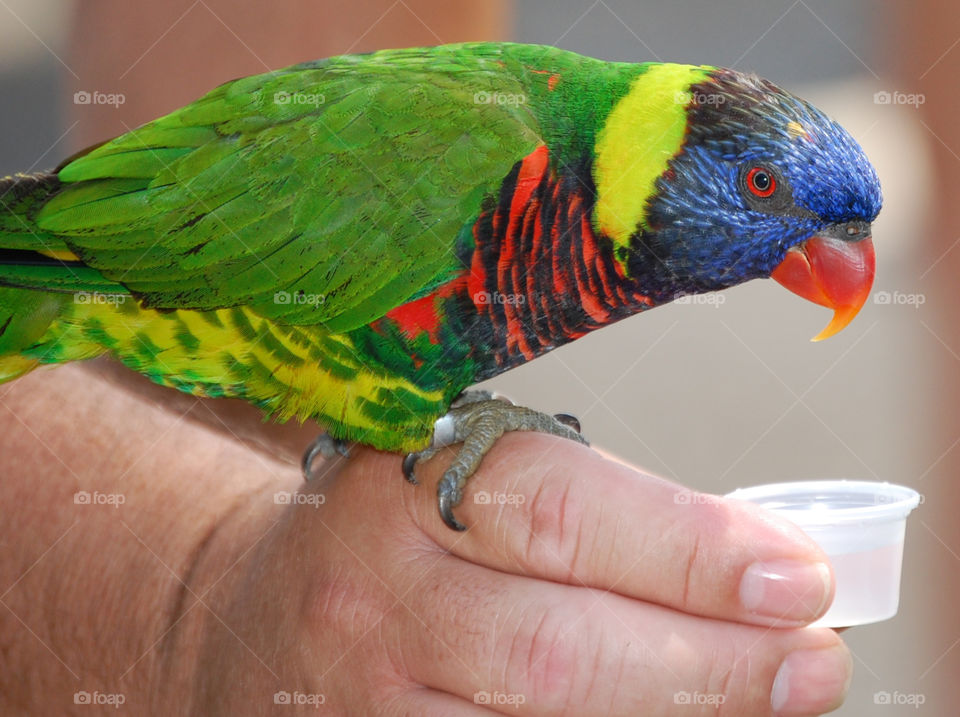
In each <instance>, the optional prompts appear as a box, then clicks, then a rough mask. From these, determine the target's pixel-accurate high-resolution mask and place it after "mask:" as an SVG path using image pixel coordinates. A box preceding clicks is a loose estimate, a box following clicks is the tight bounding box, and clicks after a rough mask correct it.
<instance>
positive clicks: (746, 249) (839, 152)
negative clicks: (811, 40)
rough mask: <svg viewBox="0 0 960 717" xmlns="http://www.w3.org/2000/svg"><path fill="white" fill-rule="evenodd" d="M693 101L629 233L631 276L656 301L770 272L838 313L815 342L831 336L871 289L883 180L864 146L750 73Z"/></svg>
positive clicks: (719, 75) (727, 78) (699, 91)
mask: <svg viewBox="0 0 960 717" xmlns="http://www.w3.org/2000/svg"><path fill="white" fill-rule="evenodd" d="M687 97H688V99H687V101H686V107H685V112H686V118H687V126H686V131H685V135H684V138H683V143H682V145H681V148H680V151H679V152H677V154H676V155H675V156H674V157H673V158H672V159H671V160H670V161H669V162H668V164H667V169H666V171H664V172H663V173H662V174H661V175H660V176H659V177H658V179H657V182H656V192H655V193H654V194H653V195H652V196H651V197H650V200H649V202H648V204H647V207H646V211H645V222H644V224H643V225H642V226H640V227H638V229H637V232H636V234H635V235H634V236H633V237H631V242H630V252H629V258H628V262H627V263H628V270H629V273H630V275H631V276H633V277H636V278H637V279H638V281H640V283H641V284H642V285H646V286H653V287H658V288H659V291H660V292H661V295H658V296H653V297H652V298H654V299H655V300H658V301H667V300H670V299H671V298H676V297H677V296H679V295H682V294H685V293H699V292H704V291H714V290H718V289H723V288H726V287H729V286H733V285H735V284H739V283H741V282H744V281H747V280H749V279H755V278H760V277H770V276H772V277H773V278H775V279H777V280H778V281H780V283H782V284H783V285H784V286H786V287H787V288H788V289H790V290H792V291H794V292H796V293H798V294H800V295H801V296H804V297H805V298H807V299H810V300H811V301H815V302H816V303H819V304H822V305H824V306H828V307H830V308H833V309H834V310H835V317H834V321H833V322H831V324H830V326H828V327H827V329H825V330H824V332H823V333H822V334H821V335H820V336H819V337H818V338H826V336H828V335H832V334H833V333H836V332H837V331H839V330H840V329H841V328H843V326H845V325H846V324H847V323H849V321H850V320H852V318H853V316H854V315H856V313H857V311H859V309H860V307H861V306H862V305H863V303H864V301H865V300H866V297H867V295H868V294H869V291H870V287H871V285H872V282H873V272H874V260H873V259H874V257H873V245H872V240H871V230H870V225H871V222H872V221H873V220H874V219H875V218H876V216H877V214H878V213H879V211H880V206H881V195H880V183H879V180H878V179H877V174H876V171H875V170H874V168H873V166H872V165H871V164H870V162H869V161H868V160H867V158H866V156H865V155H864V153H863V150H862V149H861V148H860V145H859V144H857V142H856V141H855V140H854V139H853V138H852V137H851V136H850V135H849V134H848V133H847V131H846V130H844V129H843V128H842V127H841V126H840V125H838V124H837V123H836V122H834V121H833V120H831V119H830V118H828V117H827V116H826V115H824V114H823V113H822V112H821V111H820V110H818V109H816V108H815V107H813V106H812V105H810V104H809V103H807V102H805V101H803V100H801V99H799V98H797V97H795V96H793V95H791V94H789V93H787V92H784V91H783V90H781V89H780V88H778V87H776V86H775V85H773V84H772V83H770V82H767V81H766V80H763V79H760V78H758V77H755V76H751V75H745V74H742V73H739V72H735V71H733V70H727V69H712V70H710V71H709V72H708V74H707V75H706V78H705V79H704V80H702V81H700V82H697V83H695V84H693V85H691V86H690V88H689V92H688V93H687ZM645 276H646V277H647V281H644V278H645ZM654 277H656V278H654Z"/></svg>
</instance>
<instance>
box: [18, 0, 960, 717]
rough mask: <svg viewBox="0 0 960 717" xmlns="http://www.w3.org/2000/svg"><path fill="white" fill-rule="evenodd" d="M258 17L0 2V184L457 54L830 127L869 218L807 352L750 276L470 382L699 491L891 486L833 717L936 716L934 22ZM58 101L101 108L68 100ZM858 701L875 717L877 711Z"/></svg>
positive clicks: (717, 13)
mask: <svg viewBox="0 0 960 717" xmlns="http://www.w3.org/2000/svg"><path fill="white" fill-rule="evenodd" d="M156 5H159V7H158V6H156ZM243 5H247V4H243ZM262 5H263V7H262V8H259V9H251V8H249V7H244V8H239V7H234V6H233V4H231V3H229V2H225V1H223V0H216V1H214V0H209V1H208V2H204V0H196V1H195V2H191V1H190V0H183V1H181V0H175V1H171V2H165V3H161V4H146V3H144V4H143V5H140V4H138V3H126V2H117V1H116V0H89V1H85V2H84V3H83V5H82V6H81V5H80V4H79V3H78V4H76V5H73V4H71V3H68V2H58V1H56V0H0V97H2V103H0V106H2V111H0V175H3V174H7V173H12V172H15V171H30V170H39V169H47V168H51V167H53V166H55V165H56V164H57V163H59V162H60V160H61V159H63V158H64V157H65V156H67V155H69V154H71V153H72V152H74V151H76V150H78V149H80V148H82V147H84V146H87V145H88V144H91V143H93V142H97V141H100V140H103V139H107V138H108V137H110V136H112V135H115V134H118V133H120V132H123V131H125V130H126V129H128V128H131V127H133V126H135V125H137V124H139V123H141V122H143V121H146V120H149V119H152V118H153V117H155V116H157V115H159V114H162V113H164V112H167V111H169V110H172V109H174V108H175V107H177V106H179V105H181V104H184V103H186V102H188V101H190V100H192V99H194V98H195V97H196V96H198V95H199V94H201V93H202V92H204V91H206V90H207V89H210V88H211V87H213V86H214V85H216V84H219V83H220V82H222V81H225V80H228V79H232V78H233V77H237V76H242V75H246V74H252V73H255V72H262V71H265V70H267V69H273V68H277V67H281V66H284V65H286V64H291V63H293V62H297V61H302V60H306V59H313V58H315V57H322V56H326V55H332V54H339V53H342V52H359V51H367V50H372V49H377V48H379V47H386V46H402V45H414V44H439V43H443V42H452V41H460V40H468V39H469V40H473V39H476V40H479V39H510V40H516V41H522V42H536V43H545V44H552V45H557V46H559V47H563V48H567V49H570V50H575V51H578V52H582V53H585V54H589V55H594V56H597V57H602V58H605V59H610V60H624V61H647V60H663V61H675V62H685V63H694V64H699V63H705V64H714V65H724V66H729V67H734V68H736V69H739V70H749V71H755V72H757V73H758V74H760V75H762V76H764V77H767V78H769V79H771V80H773V81H774V82H776V83H777V84H780V85H781V86H783V87H785V88H787V89H789V90H791V91H793V92H795V93H797V94H799V95H801V96H803V97H805V98H807V99H810V100H811V101H813V102H814V104H817V105H818V106H820V107H821V108H822V109H824V110H825V111H826V112H827V114H829V115H831V116H833V117H834V118H836V119H837V120H839V121H840V122H841V124H843V125H844V126H846V127H847V129H849V130H850V131H851V133H852V134H853V136H854V137H855V138H856V139H857V140H858V141H860V143H861V144H862V145H863V146H864V148H865V149H866V152H867V154H868V155H869V156H870V157H871V159H872V160H873V161H874V163H875V165H876V167H877V169H878V171H879V174H880V179H881V182H882V184H883V190H884V196H885V205H884V210H883V213H882V214H881V216H880V219H879V220H878V221H877V222H876V224H875V225H874V242H875V245H876V248H877V264H878V273H877V279H876V284H875V287H874V291H875V293H874V296H873V297H872V299H871V300H870V301H869V302H868V303H867V305H866V306H865V307H864V309H863V311H862V313H861V314H860V316H859V317H858V318H857V320H856V321H855V322H854V323H853V324H852V325H851V326H850V327H848V328H847V329H846V330H845V331H843V332H842V333H841V334H839V335H838V336H836V337H835V338H832V339H830V340H829V341H826V342H823V343H816V344H814V343H811V342H810V341H809V338H810V337H812V336H813V335H815V334H816V333H818V332H819V331H820V329H822V328H823V326H825V325H826V323H827V321H828V320H829V318H830V316H829V312H828V311H827V310H826V309H821V308H819V307H816V306H814V305H813V304H810V303H808V302H805V301H803V300H802V299H799V298H798V297H796V296H794V295H792V294H790V293H788V292H786V291H785V290H784V289H782V288H781V287H780V286H779V285H777V284H775V283H773V282H769V281H758V282H753V283H751V284H748V285H745V286H742V287H739V288H737V289H734V290H730V291H727V292H725V293H724V294H722V295H719V296H718V297H716V298H715V299H714V300H713V301H712V302H711V303H690V304H686V305H671V306H667V307H663V308H660V309H658V310H657V311H654V312H650V313H648V314H646V315H642V316H640V317H634V318H632V319H629V320H626V321H623V322H621V323H620V324H618V325H615V326H613V327H610V328H607V329H605V330H603V331H601V332H597V333H595V334H594V335H592V336H587V337H585V338H583V339H581V340H580V341H577V342H575V343H574V344H572V345H569V346H567V347H564V348H562V349H560V350H558V351H556V352H554V353H551V354H549V355H548V356H546V357H544V358H542V359H539V360H537V361H536V362H534V363H532V364H528V365H527V366H524V367H521V368H519V369H516V370H514V371H512V372H510V373H508V374H507V375H504V376H502V377H499V378H498V379H497V380H495V381H493V382H491V384H492V385H493V387H495V388H496V389H497V390H499V391H501V392H503V393H505V394H507V395H508V396H510V397H511V398H513V399H514V400H516V401H517V402H519V403H523V404H526V405H529V406H533V407H536V408H540V409H542V410H546V411H550V412H554V411H565V412H570V413H574V414H575V415H578V416H579V417H580V419H581V421H582V423H583V426H584V432H585V433H586V434H587V435H588V436H589V437H590V438H591V439H592V440H593V441H594V442H595V443H596V444H597V445H599V446H602V447H604V448H606V449H608V450H610V451H612V452H614V453H617V454H618V455H620V456H622V457H623V458H624V459H625V460H628V461H630V462H632V463H635V464H637V465H639V466H642V467H644V468H646V469H647V470H649V471H651V472H654V473H657V474H660V475H663V476H665V477H668V478H670V479H673V480H676V481H678V482H680V483H684V484H686V485H689V486H691V487H694V488H697V489H700V490H705V491H710V492H714V493H727V492H729V491H731V490H733V489H734V488H737V487H740V486H745V485H751V484H756V483H763V482H771V481H781V480H802V479H811V478H822V477H845V478H856V479H867V480H885V481H892V482H897V483H904V484H907V485H910V486H913V487H914V488H916V489H917V490H918V491H920V492H921V493H922V494H923V496H924V502H923V504H922V505H921V506H920V508H919V509H918V510H917V512H916V513H915V514H914V515H913V517H912V518H911V520H910V522H909V523H908V535H907V545H906V555H905V564H904V587H903V591H902V601H901V608H900V614H899V615H898V616H897V617H896V618H895V619H893V620H891V621H889V622H886V623H882V624H878V625H873V626H867V627H861V628H856V629H852V630H850V631H849V632H847V633H846V634H845V639H846V640H847V641H848V643H849V644H850V646H851V648H852V650H853V652H854V655H855V657H856V662H857V665H856V675H855V678H854V682H853V687H852V690H851V694H850V697H849V699H848V701H847V704H846V705H845V706H844V707H843V708H842V709H841V710H840V711H839V712H837V714H840V715H890V716H893V715H917V714H921V715H927V714H929V715H954V714H960V709H958V707H957V705H958V703H960V681H958V680H957V679H956V676H957V675H960V615H958V614H957V613H958V611H957V610H956V608H955V606H956V604H957V603H958V602H960V587H958V583H960V577H958V576H960V521H958V520H956V518H955V513H956V511H957V508H958V507H960V495H958V489H957V488H956V487H955V486H956V484H957V481H956V479H955V477H954V474H955V473H956V470H955V469H956V467H957V466H958V463H960V448H958V447H957V444H958V443H960V412H958V410H957V406H958V401H957V399H958V394H960V390H958V389H960V386H958V381H957V379H956V377H957V376H958V375H960V372H958V370H957V369H958V362H960V316H958V314H957V311H956V308H957V304H958V298H960V297H958V294H957V292H956V290H955V289H954V286H955V280H954V277H955V276H956V275H957V270H958V269H960V250H957V249H956V245H957V243H958V242H960V220H958V218H957V217H956V215H955V212H954V206H953V201H955V196H956V189H955V187H957V186H960V185H958V183H957V182H956V181H955V180H956V179H960V176H958V175H960V127H958V126H957V123H956V122H955V120H954V118H955V117H957V116H958V115H957V113H956V110H957V109H958V108H957V106H956V105H957V103H958V98H957V96H956V89H955V88H956V77H957V70H958V69H960V46H958V43H960V10H958V9H955V8H954V7H952V6H951V5H949V4H947V3H936V2H932V1H929V0H922V1H921V2H919V3H910V4H908V3H907V2H905V1H904V2H902V3H901V2H893V1H892V0H891V1H888V2H875V1H872V2H868V1H867V0H847V1H845V2H842V3H837V2H830V1H828V0H764V1H762V2H761V1H760V0H728V1H726V2H723V3H718V2H711V1H710V0H683V1H675V2H671V3H654V2H653V1H652V0H644V1H639V0H596V2H591V1H590V0H517V1H516V2H513V3H511V2H508V1H507V0H497V1H495V2H489V3H483V4H482V5H483V6H482V7H475V6H473V4H472V3H465V2H464V3H457V2H452V3H451V2H446V3H440V2H436V1H434V0H406V1H405V0H396V1H395V2H390V1H388V0H353V1H352V2H339V1H335V0H330V1H325V2H319V3H317V2H314V3H307V2H277V3H269V4H268V3H263V4H262ZM76 92H91V93H92V92H102V93H107V94H110V93H113V94H116V95H123V97H124V101H123V103H120V102H119V101H117V102H115V103H113V104H105V105H104V104H101V105H93V104H83V103H82V102H80V103H77V102H75V101H74V97H75V93H76ZM882 693H890V694H891V695H892V696H893V698H892V699H891V702H894V704H877V700H878V699H882V698H878V697H877V696H878V695H880V694H882ZM897 695H899V697H897ZM898 701H899V704H896V702H898Z"/></svg>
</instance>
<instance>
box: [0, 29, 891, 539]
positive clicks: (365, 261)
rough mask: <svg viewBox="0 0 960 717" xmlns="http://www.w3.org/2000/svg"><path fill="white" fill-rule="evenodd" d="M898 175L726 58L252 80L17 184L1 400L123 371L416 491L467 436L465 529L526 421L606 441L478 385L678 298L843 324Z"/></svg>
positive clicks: (457, 486)
mask: <svg viewBox="0 0 960 717" xmlns="http://www.w3.org/2000/svg"><path fill="white" fill-rule="evenodd" d="M881 204H882V197H881V190H880V184H879V180H878V178H877V174H876V171H875V170H874V168H873V166H872V165H871V164H870V162H869V160H868V159H867V157H866V155H865V154H864V151H863V149H862V148H861V147H860V145H859V144H858V143H857V142H856V141H855V140H854V139H853V138H852V137H851V135H850V134H849V133H848V132H847V131H846V130H845V129H843V128H842V127H841V126H840V125H839V124H837V123H836V122H835V121H833V120H831V119H830V118H828V117H827V116H826V115H825V114H824V113H823V112H821V111H820V110H818V109H817V108H815V107H814V106H813V105H811V104H809V103H808V102H806V101H804V100H802V99H800V98H798V97H796V96H794V95H792V94H790V93H788V92H786V91H784V90H782V89H780V88H779V87H778V86H776V85H774V84H773V83H771V82H769V81H767V80H764V79H761V78H760V77H758V76H756V75H753V74H749V73H743V72H739V71H735V70H732V69H726V68H722V67H715V66H696V65H683V64H675V63H661V62H641V63H630V62H610V61H605V60H600V59H595V58H591V57H586V56H583V55H579V54H576V53H573V52H570V51H566V50H562V49H558V48H555V47H550V46H541V45H528V44H520V43H490V42H486V43H464V44H455V45H440V46H436V47H425V48H406V49H397V50H381V51H377V52H372V53H368V54H352V55H341V56H336V57H330V58H325V59H320V60H316V61H311V62H306V63H302V64H297V65H293V66H291V67H287V68H285V69H281V70H277V71H272V72H267V73H264V74H259V75H254V76H250V77H244V78H240V79H236V80H233V81H231V82H227V83H225V84H223V85H220V86H219V87H217V88H215V89H213V90H212V91H211V92H209V93H208V94H206V95H204V96H202V97H200V98H199V99H197V100H196V101H194V102H192V103H191V104H188V105H186V106H184V107H182V108H180V109H177V110H175V111H173V112H171V113H170V114H167V115H165V116H163V117H160V118H158V119H156V120H154V121H151V122H149V123H147V124H144V125H142V126H140V127H138V128H136V129H133V130H131V131H129V132H127V133H125V134H122V135H120V136H118V137H116V138H114V139H111V140H109V141H107V142H104V143H102V144H100V145H96V146H94V147H91V148H90V149H88V150H86V151H83V152H80V153H79V154H76V155H74V156H72V157H70V158H68V159H67V160H65V161H64V162H62V163H61V164H60V165H59V166H58V167H56V168H55V169H53V170H51V171H45V172H34V173H27V174H16V175H12V176H9V177H6V178H3V179H0V382H4V381H9V380H13V379H15V378H17V377H18V376H20V375H22V374H24V373H27V372H29V371H31V370H32V369H34V368H36V367H38V366H41V365H46V364H58V363H63V362H68V361H75V360H83V359H89V358H92V357H95V356H98V355H101V354H110V355H112V356H113V357H115V358H116V359H118V360H119V361H120V362H122V363H123V364H124V365H126V366H127V367H129V368H130V369H133V370H134V371H138V372H140V373H142V374H144V375H146V376H147V377H148V378H150V379H151V380H152V381H154V382H156V383H159V384H162V385H164V386H169V387H173V388H175V389H179V390H180V391H184V392H187V393H190V394H193V395H196V396H204V397H214V398H219V397H232V398H240V399H245V400H246V401H248V402H250V403H253V404H254V405H256V406H258V407H259V408H261V409H262V410H263V411H264V412H265V413H266V414H267V415H268V416H271V417H273V418H274V419H276V420H280V421H284V420H289V419H293V418H295V419H298V420H301V421H302V420H306V419H315V420H316V421H318V422H319V423H320V424H321V426H322V427H323V428H324V429H325V430H326V433H325V434H324V435H322V436H321V437H320V438H318V440H317V441H316V442H315V443H314V444H313V445H312V446H311V447H310V448H309V449H308V450H307V451H306V453H305V456H304V469H305V471H306V472H308V473H309V470H310V464H311V463H312V461H313V459H314V458H315V457H316V455H317V454H320V453H322V454H324V455H329V454H331V453H335V452H343V453H349V446H350V445H351V444H354V443H358V444H363V445H368V446H372V447H374V448H376V449H380V450H385V451H391V452H399V453H405V454H406V457H405V458H404V461H403V472H404V474H405V475H406V476H407V478H408V479H409V480H411V481H413V482H415V481H416V476H415V467H416V465H417V464H418V462H419V461H423V460H427V459H429V458H430V457H431V456H433V455H434V454H435V453H436V452H437V451H438V450H439V449H440V448H441V447H444V446H448V445H453V444H455V443H462V446H461V448H460V450H459V453H457V454H456V455H455V457H454V459H453V462H452V463H451V465H450V467H449V468H448V469H447V470H446V472H445V473H444V475H443V477H442V478H441V480H440V482H439V484H438V487H437V505H438V510H439V512H440V514H441V516H442V518H443V520H444V522H445V523H446V524H447V525H448V526H449V527H451V528H453V529H456V530H463V529H465V526H464V525H463V524H462V523H461V522H460V521H459V520H458V519H457V518H456V516H455V514H454V512H453V509H454V508H456V507H457V505H459V504H460V502H461V501H462V498H463V491H464V488H465V486H466V482H467V480H468V479H469V477H470V476H471V475H472V474H473V473H474V471H475V470H476V469H477V467H478V466H479V464H480V462H481V461H482V459H483V456H484V454H485V453H486V452H487V451H488V450H489V449H490V448H491V447H492V445H493V444H494V442H495V441H496V440H497V438H498V437H499V436H500V435H502V434H503V433H504V432H505V431H512V430H536V431H543V432H546V433H551V434H554V435H558V436H562V437H565V438H568V439H571V440H577V441H580V442H586V440H585V439H584V438H583V436H582V435H581V434H580V431H579V425H578V422H577V421H576V420H575V419H574V418H573V417H570V416H565V415H558V416H550V415H547V414H543V413H540V412H537V411H534V410H532V409H528V408H525V407H522V406H514V405H512V404H510V403H509V402H505V401H502V400H498V399H497V397H495V396H492V395H490V394H488V393H485V392H481V391H475V390H474V391H471V390H469V389H470V387H471V386H472V385H473V384H476V383H478V382H480V381H482V380H485V379H489V378H491V377H493V376H496V375H498V374H500V373H502V372H504V371H507V370H509V369H511V368H513V367H516V366H519V365H521V364H524V363H526V362H528V361H531V360H533V359H535V358H537V357H539V356H541V355H543V354H545V353H547V352H549V351H551V350H553V349H555V348H557V347H559V346H562V345H564V344H566V343H568V342H570V341H573V340H576V339H577V338H579V337H581V336H583V335H585V334H587V333H589V332H591V331H594V330H596V329H599V328H602V327H604V326H606V325H608V324H611V323H613V322H616V321H619V320H621V319H624V318H626V317H628V316H632V315H634V314H637V313H640V312H643V311H646V310H648V309H652V308H655V307H658V306H661V305H664V304H668V303H670V302H671V301H674V300H676V299H678V298H680V297H684V296H687V295H690V294H701V293H705V292H714V291H720V290H723V289H726V288H728V287H732V286H735V285H737V284H741V283H743V282H745V281H748V280H751V279H758V278H771V277H772V278H773V279H774V280H775V281H777V282H779V283H780V284H781V285H783V286H784V287H785V288H786V289H788V290H790V291H792V292H794V293H796V294H798V295H800V296H801V297H803V298H806V299H808V300H809V301H812V302H814V303H817V304H820V305H822V306H825V307H827V308H830V309H832V310H833V312H834V313H833V318H832V320H831V321H830V323H829V324H828V326H827V327H826V328H825V329H824V330H823V331H822V332H821V333H820V334H819V335H818V336H817V337H816V339H815V340H819V339H823V338H827V337H829V336H832V335H833V334H835V333H837V332H838V331H840V330H841V329H843V328H844V327H845V326H846V325H847V324H848V323H849V322H850V321H851V320H852V319H853V317H854V316H855V315H856V314H857V312H858V311H859V309H860V308H861V307H862V305H863V303H864V302H865V301H866V298H867V296H868V295H869V292H870V289H871V286H872V282H873V276H874V271H875V254H874V248H873V243H872V231H871V225H872V222H873V221H874V219H875V218H876V216H877V214H878V213H879V211H880V208H881Z"/></svg>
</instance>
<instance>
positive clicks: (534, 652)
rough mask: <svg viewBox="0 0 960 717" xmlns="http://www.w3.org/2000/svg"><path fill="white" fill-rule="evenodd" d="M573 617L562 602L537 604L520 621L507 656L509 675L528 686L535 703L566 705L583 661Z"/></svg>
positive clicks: (528, 697) (520, 684) (529, 698)
mask: <svg viewBox="0 0 960 717" xmlns="http://www.w3.org/2000/svg"><path fill="white" fill-rule="evenodd" d="M572 622H573V616H572V613H571V612H570V610H569V608H567V607H566V606H561V605H549V606H543V605H537V604H535V605H533V606H531V608H530V609H529V610H528V611H527V612H526V614H525V615H523V617H522V618H521V619H520V620H519V621H518V624H517V627H516V633H515V634H514V636H513V640H512V642H511V644H510V647H509V651H508V653H507V656H506V664H507V666H508V673H507V674H509V675H515V676H516V678H515V679H516V680H517V686H525V687H526V688H527V689H528V690H529V692H530V693H531V694H529V695H527V699H528V701H529V702H531V703H532V704H548V703H556V704H560V705H563V704H565V703H566V702H568V700H567V699H565V698H566V697H567V696H568V695H569V692H570V690H571V689H572V685H571V681H572V680H573V678H574V676H575V675H576V674H577V673H578V670H577V669H576V667H577V665H578V664H581V660H579V659H578V657H579V653H580V651H581V648H580V645H579V644H578V641H577V640H574V639H573V635H572V632H571V630H570V628H571V625H572Z"/></svg>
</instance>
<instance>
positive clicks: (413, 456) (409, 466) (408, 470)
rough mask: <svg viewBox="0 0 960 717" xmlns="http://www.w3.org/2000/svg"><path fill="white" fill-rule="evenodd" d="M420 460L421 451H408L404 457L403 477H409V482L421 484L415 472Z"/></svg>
mask: <svg viewBox="0 0 960 717" xmlns="http://www.w3.org/2000/svg"><path fill="white" fill-rule="evenodd" d="M418 460H420V454H419V453H408V454H407V455H405V456H404V457H403V466H402V467H403V477H404V478H406V479H407V482H408V483H412V484H413V485H420V483H419V481H418V480H417V477H416V476H415V475H414V474H413V471H414V469H415V468H416V467H417V461H418Z"/></svg>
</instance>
